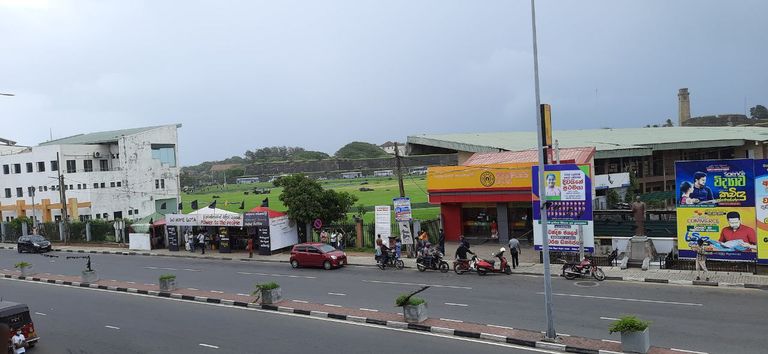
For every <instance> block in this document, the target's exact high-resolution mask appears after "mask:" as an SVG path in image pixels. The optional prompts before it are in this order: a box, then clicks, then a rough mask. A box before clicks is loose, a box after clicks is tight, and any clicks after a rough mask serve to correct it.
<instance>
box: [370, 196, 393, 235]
mask: <svg viewBox="0 0 768 354" xmlns="http://www.w3.org/2000/svg"><path fill="white" fill-rule="evenodd" d="M373 218H374V220H373V222H374V229H375V232H376V236H377V237H378V235H381V240H382V241H383V242H387V238H388V237H389V236H391V235H392V226H391V225H392V215H391V209H390V207H389V205H377V206H376V207H375V209H374V214H373Z"/></svg>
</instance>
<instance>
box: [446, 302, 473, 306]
mask: <svg viewBox="0 0 768 354" xmlns="http://www.w3.org/2000/svg"><path fill="white" fill-rule="evenodd" d="M445 304H446V305H448V306H459V307H467V306H469V305H467V304H454V303H452V302H446V303H445Z"/></svg>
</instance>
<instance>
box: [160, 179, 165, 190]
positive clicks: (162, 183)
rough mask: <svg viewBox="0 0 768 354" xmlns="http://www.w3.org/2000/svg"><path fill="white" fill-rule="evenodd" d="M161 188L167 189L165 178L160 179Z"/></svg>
mask: <svg viewBox="0 0 768 354" xmlns="http://www.w3.org/2000/svg"><path fill="white" fill-rule="evenodd" d="M160 188H162V189H165V179H161V180H160Z"/></svg>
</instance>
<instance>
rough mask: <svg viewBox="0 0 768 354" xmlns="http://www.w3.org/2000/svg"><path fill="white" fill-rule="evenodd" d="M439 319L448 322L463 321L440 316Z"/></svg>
mask: <svg viewBox="0 0 768 354" xmlns="http://www.w3.org/2000/svg"><path fill="white" fill-rule="evenodd" d="M440 321H448V322H456V323H464V321H459V320H452V319H450V318H440Z"/></svg>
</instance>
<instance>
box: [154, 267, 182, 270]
mask: <svg viewBox="0 0 768 354" xmlns="http://www.w3.org/2000/svg"><path fill="white" fill-rule="evenodd" d="M157 269H162V270H178V269H176V268H162V267H161V268H157Z"/></svg>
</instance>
